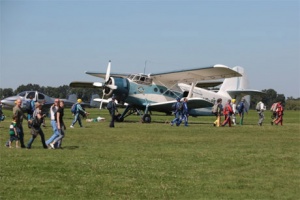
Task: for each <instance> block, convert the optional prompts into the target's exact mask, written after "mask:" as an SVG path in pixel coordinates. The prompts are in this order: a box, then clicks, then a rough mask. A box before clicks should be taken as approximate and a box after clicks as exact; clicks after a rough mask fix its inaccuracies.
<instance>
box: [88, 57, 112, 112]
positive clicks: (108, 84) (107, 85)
mask: <svg viewBox="0 0 300 200" xmlns="http://www.w3.org/2000/svg"><path fill="white" fill-rule="evenodd" d="M110 70H111V61H109V62H108V65H107V69H106V75H105V82H104V83H100V82H94V83H93V85H94V86H96V87H101V88H103V91H102V93H103V95H102V99H103V98H104V96H105V94H106V90H107V89H108V88H109V89H110V90H115V89H117V86H116V85H113V84H112V81H111V78H110ZM107 93H108V92H107ZM102 102H103V101H101V103H100V107H99V109H102Z"/></svg>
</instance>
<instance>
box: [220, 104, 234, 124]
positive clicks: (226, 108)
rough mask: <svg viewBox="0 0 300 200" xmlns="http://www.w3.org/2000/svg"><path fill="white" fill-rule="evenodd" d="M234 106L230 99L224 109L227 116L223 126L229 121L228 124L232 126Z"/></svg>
mask: <svg viewBox="0 0 300 200" xmlns="http://www.w3.org/2000/svg"><path fill="white" fill-rule="evenodd" d="M232 112H233V111H232V107H231V99H228V101H227V103H226V105H225V107H224V109H223V114H224V116H225V120H224V122H223V123H222V126H223V127H224V126H226V124H227V123H228V126H229V127H231V118H230V117H231V115H232Z"/></svg>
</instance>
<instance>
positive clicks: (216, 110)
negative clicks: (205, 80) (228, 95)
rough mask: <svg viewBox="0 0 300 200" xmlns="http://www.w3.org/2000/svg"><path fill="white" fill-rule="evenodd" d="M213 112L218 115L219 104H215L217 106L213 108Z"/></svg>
mask: <svg viewBox="0 0 300 200" xmlns="http://www.w3.org/2000/svg"><path fill="white" fill-rule="evenodd" d="M211 112H212V113H213V114H216V113H217V112H218V104H215V105H214V106H213V107H212V110H211Z"/></svg>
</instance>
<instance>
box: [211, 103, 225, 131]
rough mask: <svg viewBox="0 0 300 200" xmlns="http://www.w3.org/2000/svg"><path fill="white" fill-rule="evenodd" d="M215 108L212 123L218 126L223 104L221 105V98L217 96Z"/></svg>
mask: <svg viewBox="0 0 300 200" xmlns="http://www.w3.org/2000/svg"><path fill="white" fill-rule="evenodd" d="M216 106H217V109H216V112H214V114H215V115H216V120H215V121H214V123H213V125H214V126H217V127H220V124H221V116H222V111H223V105H222V99H221V98H219V99H217V105H216Z"/></svg>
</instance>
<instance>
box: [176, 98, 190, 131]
mask: <svg viewBox="0 0 300 200" xmlns="http://www.w3.org/2000/svg"><path fill="white" fill-rule="evenodd" d="M187 102H188V99H187V98H186V97H185V98H184V99H183V102H182V105H181V106H182V110H181V112H182V113H181V119H180V120H179V124H178V126H179V125H180V124H181V122H182V121H184V126H188V119H189V108H188V105H187Z"/></svg>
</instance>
